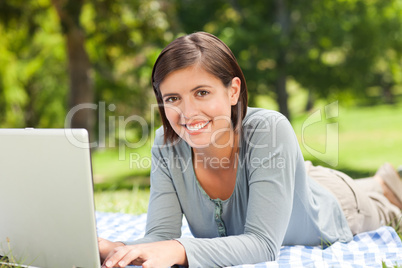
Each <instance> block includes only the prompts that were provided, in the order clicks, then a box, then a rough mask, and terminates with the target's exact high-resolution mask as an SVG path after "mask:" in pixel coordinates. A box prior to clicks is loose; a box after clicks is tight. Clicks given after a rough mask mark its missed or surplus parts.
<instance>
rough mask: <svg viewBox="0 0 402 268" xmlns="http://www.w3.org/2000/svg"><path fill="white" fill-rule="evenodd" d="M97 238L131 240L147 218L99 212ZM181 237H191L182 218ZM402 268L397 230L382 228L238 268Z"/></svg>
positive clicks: (284, 251) (291, 250)
mask: <svg viewBox="0 0 402 268" xmlns="http://www.w3.org/2000/svg"><path fill="white" fill-rule="evenodd" d="M96 218H97V228H98V235H99V236H100V237H103V238H106V239H109V240H112V241H129V240H135V239H138V238H141V237H143V236H144V233H145V223H146V215H145V214H143V215H138V216H135V215H129V214H120V213H104V212H96ZM182 236H183V237H191V236H192V235H191V232H190V230H189V228H188V224H187V222H186V220H185V219H183V226H182ZM383 264H385V265H386V266H387V267H394V266H397V267H399V266H400V267H402V243H401V240H400V238H399V237H398V235H397V234H396V232H395V230H394V229H393V228H391V227H387V226H383V227H381V228H379V229H377V230H375V231H371V232H366V233H361V234H358V235H356V236H355V237H354V238H353V240H352V241H351V242H349V243H339V242H336V243H334V244H332V245H331V246H329V247H327V248H325V249H322V248H320V247H309V246H284V247H282V248H281V250H280V254H279V258H278V260H277V261H274V262H263V263H258V264H245V265H239V266H236V268H240V267H241V268H251V267H252V268H263V267H264V268H277V267H278V268H288V267H289V268H290V267H292V268H293V267H320V268H321V267H353V268H357V267H383Z"/></svg>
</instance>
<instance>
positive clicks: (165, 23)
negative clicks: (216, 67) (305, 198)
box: [0, 0, 402, 213]
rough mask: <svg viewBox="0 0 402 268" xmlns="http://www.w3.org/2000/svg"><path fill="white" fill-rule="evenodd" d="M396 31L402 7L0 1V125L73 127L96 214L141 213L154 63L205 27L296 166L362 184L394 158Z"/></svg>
mask: <svg viewBox="0 0 402 268" xmlns="http://www.w3.org/2000/svg"><path fill="white" fill-rule="evenodd" d="M401 25H402V0H388V1H384V0H310V1H301V0H254V1H246V0H204V1H195V0H182V1H179V0H170V1H169V0H86V1H84V0H27V1H21V0H0V127H2V128H16V127H36V128H63V127H85V128H86V129H88V131H89V132H90V136H91V140H92V141H93V142H95V143H96V145H97V146H94V148H92V156H93V171H94V181H95V190H96V202H97V206H98V207H97V209H99V210H103V211H109V210H110V211H120V212H129V213H141V212H144V211H145V210H146V205H147V201H148V200H147V199H148V194H149V173H150V161H149V159H150V148H151V145H152V133H153V131H154V130H155V129H156V128H157V127H159V126H160V124H161V123H160V120H159V116H158V114H157V109H155V107H154V106H152V105H153V104H155V99H154V96H153V91H152V87H151V82H150V81H151V71H152V66H153V63H154V62H155V60H156V58H157V56H158V54H159V53H160V51H161V49H162V48H163V47H164V46H166V45H167V44H168V43H170V42H171V41H172V40H173V39H175V38H176V37H178V36H180V35H183V34H186V33H192V32H195V31H207V32H210V33H212V34H215V35H216V36H218V37H219V38H221V39H222V40H223V41H224V42H225V43H226V44H227V45H228V46H229V47H230V48H231V49H232V51H233V53H234V54H235V56H236V57H237V59H238V61H239V64H240V66H241V67H242V69H243V71H244V74H245V77H246V80H247V82H248V88H249V96H250V103H249V106H258V107H263V108H268V109H273V110H278V111H280V112H281V113H283V114H285V115H286V116H287V117H288V118H289V119H290V120H291V123H292V125H293V126H294V129H295V131H296V134H297V135H298V137H299V140H300V145H301V148H302V151H303V153H304V156H305V158H306V159H309V160H311V161H313V162H314V163H316V164H321V165H326V166H330V167H334V168H336V169H339V170H342V171H345V172H346V173H348V174H350V175H351V176H352V177H355V178H358V177H365V176H370V175H372V174H373V173H374V172H375V170H376V169H377V168H378V167H379V166H380V165H381V164H382V163H383V162H385V161H388V162H390V163H391V164H393V165H394V166H395V167H397V166H399V165H400V164H402V157H401V156H402V154H401V152H402V27H401ZM333 104H336V105H333ZM77 107H78V108H77ZM325 107H332V108H331V109H332V111H329V110H328V109H327V110H326V109H325ZM333 107H335V108H333ZM334 109H335V111H334ZM317 111H318V112H319V113H320V114H319V116H320V117H319V118H320V120H316V121H314V123H309V125H308V127H306V122H307V121H308V120H309V118H310V119H311V116H312V115H317ZM328 113H332V115H331V116H328ZM329 125H330V126H332V127H335V128H331V131H332V132H331V133H332V134H334V133H335V132H336V133H335V134H336V135H332V134H331V137H330V138H328V137H329V132H328V131H329V129H328V126H329ZM334 131H335V132H334ZM144 137H145V138H144ZM331 145H334V146H332V147H331V148H332V149H331V151H328V146H331ZM334 148H335V149H334ZM0 149H1V148H0ZM312 152H313V153H312ZM314 152H315V153H314ZM320 154H321V155H322V156H323V155H325V157H317V156H319V155H320ZM328 159H329V160H331V161H328Z"/></svg>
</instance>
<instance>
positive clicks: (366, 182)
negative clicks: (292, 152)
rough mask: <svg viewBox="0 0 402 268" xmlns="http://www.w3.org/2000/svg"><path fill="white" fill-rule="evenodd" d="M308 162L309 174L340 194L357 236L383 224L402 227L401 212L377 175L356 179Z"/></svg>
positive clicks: (339, 197) (341, 203) (338, 195)
mask: <svg viewBox="0 0 402 268" xmlns="http://www.w3.org/2000/svg"><path fill="white" fill-rule="evenodd" d="M305 165H306V171H307V174H308V175H309V176H310V177H311V178H312V179H314V180H316V181H317V182H318V183H319V184H321V185H322V186H324V187H325V188H326V189H328V190H329V191H330V192H332V193H333V194H334V195H335V196H336V198H337V199H338V201H339V204H340V205H341V207H342V210H343V212H344V214H345V216H346V220H347V221H348V224H349V227H350V229H351V230H352V233H353V235H355V234H358V233H361V232H366V231H371V230H375V229H377V228H379V227H380V226H383V225H390V226H392V227H394V228H397V229H398V228H401V226H400V224H399V222H400V220H401V216H402V215H401V211H400V210H399V208H398V207H396V206H395V205H393V204H391V203H390V202H389V201H388V199H387V198H386V197H385V196H384V194H383V191H382V188H381V185H380V184H379V183H378V182H377V181H376V180H375V179H374V178H365V179H355V180H354V179H352V178H350V177H349V176H348V175H346V174H344V173H342V172H339V171H336V170H333V169H329V168H325V167H322V166H313V165H312V163H311V162H310V161H306V162H305ZM401 229H402V228H401Z"/></svg>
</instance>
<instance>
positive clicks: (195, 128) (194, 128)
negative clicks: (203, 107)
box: [186, 121, 209, 131]
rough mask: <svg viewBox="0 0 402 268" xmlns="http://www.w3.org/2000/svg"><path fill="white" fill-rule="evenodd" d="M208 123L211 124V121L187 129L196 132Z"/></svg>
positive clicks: (188, 126)
mask: <svg viewBox="0 0 402 268" xmlns="http://www.w3.org/2000/svg"><path fill="white" fill-rule="evenodd" d="M208 123H209V121H208V122H206V123H199V124H195V125H191V126H190V125H186V127H187V129H188V130H190V131H196V130H200V129H201V128H203V127H205V126H206V125H207V124H208Z"/></svg>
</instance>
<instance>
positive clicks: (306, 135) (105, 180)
mask: <svg viewBox="0 0 402 268" xmlns="http://www.w3.org/2000/svg"><path fill="white" fill-rule="evenodd" d="M326 105H327V104H323V105H322V106H320V105H317V107H316V108H315V109H314V110H312V111H311V112H310V113H306V114H301V113H299V115H298V116H294V118H293V119H292V125H293V127H294V129H295V132H296V134H297V137H298V139H299V143H300V147H301V149H302V152H303V155H304V157H305V159H308V160H311V161H313V162H314V163H315V164H321V165H325V166H329V167H332V168H335V169H338V170H341V171H344V172H346V173H347V174H349V175H351V176H352V177H353V178H359V177H365V176H370V175H372V174H373V173H374V172H375V171H376V169H377V168H378V167H379V166H380V165H381V164H382V163H384V162H386V161H387V162H390V163H391V164H393V165H394V166H395V167H397V166H399V165H402V159H401V158H402V157H401V156H402V153H401V150H402V103H399V104H397V105H379V106H371V107H347V106H343V105H342V102H339V103H338V104H336V105H335V104H334V105H332V110H331V111H330V112H328V111H327V112H326V111H325V106H326ZM336 106H337V107H336ZM317 115H318V116H317ZM331 116H332V118H329V117H331ZM312 119H314V120H312ZM318 119H319V120H318ZM311 122H314V123H311ZM328 126H329V131H328V132H327V130H328V129H327V127H328ZM302 133H303V136H302ZM150 150H151V144H150V142H148V143H146V144H145V145H144V146H142V147H141V148H139V149H130V148H125V149H124V151H122V150H118V149H105V150H103V151H95V152H93V171H94V181H95V203H96V209H97V210H99V211H110V212H123V213H132V214H140V213H144V212H146V209H147V202H148V198H149V171H150V155H151V153H150Z"/></svg>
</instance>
